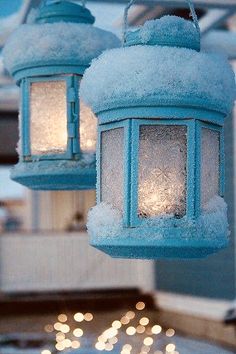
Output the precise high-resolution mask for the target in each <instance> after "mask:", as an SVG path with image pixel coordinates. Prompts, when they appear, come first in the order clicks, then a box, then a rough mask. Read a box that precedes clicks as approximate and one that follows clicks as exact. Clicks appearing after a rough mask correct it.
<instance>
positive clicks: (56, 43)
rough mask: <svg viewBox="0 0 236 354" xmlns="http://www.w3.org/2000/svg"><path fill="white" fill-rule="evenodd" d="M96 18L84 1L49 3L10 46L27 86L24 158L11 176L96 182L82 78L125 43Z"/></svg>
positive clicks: (43, 184) (55, 184)
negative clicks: (102, 57) (94, 61)
mask: <svg viewBox="0 0 236 354" xmlns="http://www.w3.org/2000/svg"><path fill="white" fill-rule="evenodd" d="M94 20H95V18H94V17H93V16H92V14H91V13H90V11H89V10H88V9H87V8H85V7H84V6H81V5H79V4H75V3H72V2H70V1H48V2H47V1H45V2H43V4H42V6H41V7H40V8H39V9H38V10H35V13H32V14H31V16H30V18H29V21H31V22H32V23H27V24H25V25H22V26H20V28H19V29H17V31H16V32H15V33H13V35H12V36H11V37H10V38H9V40H8V42H7V44H6V46H5V48H4V60H5V65H6V67H7V68H8V70H9V71H10V73H11V74H12V76H13V77H14V79H15V80H16V82H17V84H18V85H19V86H20V91H21V107H20V142H19V146H18V150H19V156H20V161H19V163H18V164H17V165H16V166H15V167H14V168H13V169H12V174H11V177H12V179H13V180H15V181H17V182H19V183H21V184H23V185H25V186H27V187H29V188H32V189H36V190H79V189H94V188H95V183H96V166H95V150H96V119H95V117H94V116H93V113H92V112H91V110H90V109H89V108H88V107H86V106H85V105H84V104H83V102H82V101H79V86H80V80H81V78H82V75H83V73H84V71H85V69H86V68H87V67H88V66H89V65H90V63H91V61H92V59H93V58H95V57H97V56H98V55H99V54H101V53H102V51H104V50H105V49H107V48H113V47H118V46H119V44H120V41H119V40H118V38H117V37H116V36H115V35H113V34H112V33H110V32H107V31H104V30H101V29H99V28H96V27H94V26H93V23H94ZM95 80H96V78H95Z"/></svg>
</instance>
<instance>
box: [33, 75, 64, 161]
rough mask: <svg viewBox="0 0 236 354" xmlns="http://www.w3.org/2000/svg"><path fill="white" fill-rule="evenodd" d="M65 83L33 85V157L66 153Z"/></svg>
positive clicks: (37, 83)
mask: <svg viewBox="0 0 236 354" xmlns="http://www.w3.org/2000/svg"><path fill="white" fill-rule="evenodd" d="M67 135H68V134H67V101H66V82H65V81H45V82H35V83H32V85H31V88H30V142H31V153H32V155H44V154H61V153H64V152H65V151H66V150H67Z"/></svg>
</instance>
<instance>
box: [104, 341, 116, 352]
mask: <svg viewBox="0 0 236 354" xmlns="http://www.w3.org/2000/svg"><path fill="white" fill-rule="evenodd" d="M113 348H114V347H113V345H112V344H111V343H107V344H106V345H105V350H107V351H108V352H110V351H112V350H113Z"/></svg>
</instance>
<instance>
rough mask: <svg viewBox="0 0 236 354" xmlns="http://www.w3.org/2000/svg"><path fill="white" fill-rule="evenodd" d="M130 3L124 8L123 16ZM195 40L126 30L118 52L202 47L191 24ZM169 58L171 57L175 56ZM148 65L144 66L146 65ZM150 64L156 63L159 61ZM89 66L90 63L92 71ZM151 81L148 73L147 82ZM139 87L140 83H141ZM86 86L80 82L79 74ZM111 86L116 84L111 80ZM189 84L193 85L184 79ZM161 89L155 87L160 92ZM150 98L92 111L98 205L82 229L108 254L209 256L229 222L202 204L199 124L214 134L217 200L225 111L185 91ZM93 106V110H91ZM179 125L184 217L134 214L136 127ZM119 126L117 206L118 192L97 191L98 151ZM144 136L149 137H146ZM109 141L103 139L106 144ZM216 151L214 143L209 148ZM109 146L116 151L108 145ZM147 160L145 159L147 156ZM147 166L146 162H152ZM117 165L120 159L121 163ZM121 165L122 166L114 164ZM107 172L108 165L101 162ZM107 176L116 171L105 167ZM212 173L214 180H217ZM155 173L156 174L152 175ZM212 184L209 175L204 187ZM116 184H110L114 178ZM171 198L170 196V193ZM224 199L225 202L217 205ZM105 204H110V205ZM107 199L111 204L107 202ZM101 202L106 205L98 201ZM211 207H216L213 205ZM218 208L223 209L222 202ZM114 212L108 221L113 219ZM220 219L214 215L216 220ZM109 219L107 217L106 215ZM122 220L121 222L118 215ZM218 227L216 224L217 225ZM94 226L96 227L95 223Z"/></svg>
mask: <svg viewBox="0 0 236 354" xmlns="http://www.w3.org/2000/svg"><path fill="white" fill-rule="evenodd" d="M132 3H133V1H131V2H130V4H129V5H128V6H127V8H126V13H125V16H126V17H127V11H128V8H129V7H130V5H131V4H132ZM191 10H192V12H193V18H194V19H195V23H196V14H195V12H194V9H193V7H192V6H191ZM195 29H196V33H195V38H193V40H191V41H189V40H188V36H185V34H184V33H181V32H176V33H177V34H176V37H168V35H167V33H161V32H159V33H158V32H153V33H151V35H150V36H149V40H148V43H146V42H145V43H143V42H142V41H141V40H140V37H141V36H139V32H140V29H138V30H136V31H134V32H129V33H128V34H127V33H126V30H125V31H124V49H123V51H124V50H126V49H125V48H127V49H128V48H129V47H132V46H139V47H140V48H141V47H143V46H154V47H155V48H156V53H157V57H158V48H159V47H160V46H171V47H173V46H176V47H179V48H189V49H190V50H194V51H198V52H199V51H200V33H199V27H198V25H195ZM174 60H175V58H174V57H173V61H174ZM147 65H148V63H147ZM156 65H158V60H157V63H156ZM92 69H93V67H91V68H90V70H92ZM151 79H152V78H150V80H151ZM140 84H141V83H140ZM85 85H86V79H85ZM114 85H115V82H114ZM189 85H191V82H190V83H189ZM158 94H159V92H158ZM158 94H157V96H156V97H150V96H147V97H146V98H144V99H143V98H142V99H139V97H136V99H135V100H132V101H130V102H129V101H128V100H127V97H125V95H120V97H118V96H117V97H113V99H112V100H110V101H109V102H108V101H106V103H103V102H99V108H98V109H97V110H96V109H95V113H96V115H97V117H98V120H99V128H98V144H97V173H98V177H97V206H96V207H95V208H94V210H93V211H92V212H91V214H90V215H89V222H88V231H89V234H90V244H91V245H92V246H94V247H96V248H98V249H99V250H102V251H104V252H105V253H107V254H109V255H111V256H112V257H114V258H138V259H159V258H168V259H174V258H182V259H190V258H202V257H206V256H207V255H209V254H212V253H215V252H217V251H219V250H221V249H223V248H225V247H226V246H227V245H228V225H227V217H226V213H225V214H224V211H223V212H222V214H220V215H221V216H222V215H223V216H222V225H223V224H224V226H223V227H219V225H221V221H220V222H219V223H218V224H217V222H218V221H219V220H218V221H217V218H219V214H217V212H218V211H217V206H216V209H215V210H208V211H205V212H204V210H203V209H202V200H201V188H202V186H201V184H202V180H201V173H202V170H201V163H202V151H201V141H202V139H203V137H202V134H203V129H204V128H205V129H207V130H208V131H209V132H217V134H218V136H219V152H218V155H219V170H218V171H219V172H218V175H217V176H215V177H216V179H218V183H219V188H218V193H217V194H218V198H219V199H218V200H222V201H223V196H224V127H223V126H224V119H225V118H226V116H227V115H228V112H227V110H225V109H223V108H220V107H219V106H217V105H216V104H215V103H214V102H213V101H212V99H211V97H209V98H206V97H204V98H203V99H201V98H197V97H195V96H193V95H191V90H190V92H189V95H188V96H186V97H184V98H177V99H171V98H169V97H168V93H165V94H166V98H165V97H164V95H163V96H162V95H160V96H158ZM93 108H94V107H93ZM145 126H146V127H163V126H164V127H178V126H181V127H185V129H186V141H187V148H186V150H187V154H186V159H187V161H186V182H185V183H186V185H185V192H186V211H185V213H184V215H181V216H179V215H172V216H170V215H169V216H168V215H167V217H166V218H165V217H164V218H163V215H158V213H157V215H156V216H157V217H156V218H155V217H150V216H142V215H140V214H139V193H141V192H140V190H139V175H140V156H139V154H140V135H141V133H140V131H141V127H145ZM119 128H120V129H122V131H123V145H122V148H123V166H124V167H123V177H122V179H123V181H122V186H123V187H122V188H123V191H122V195H123V202H122V208H121V210H116V208H115V207H114V206H113V205H106V203H108V202H107V200H109V199H110V200H115V199H116V197H117V198H118V197H119V196H118V195H117V196H116V195H113V196H112V198H110V196H109V195H107V194H108V193H110V194H112V193H113V191H112V188H111V190H110V191H109V192H106V194H105V192H104V191H103V188H105V186H104V184H103V176H104V170H103V168H104V167H103V158H104V156H103V154H104V148H106V149H108V146H106V147H105V146H104V144H105V143H104V141H103V139H104V137H105V135H104V133H105V134H106V133H107V132H111V131H114V132H115V131H118V129H119ZM146 139H148V137H146ZM106 144H107V143H106ZM215 148H216V149H217V146H216V147H215ZM110 149H116V147H115V146H110ZM145 158H146V159H148V158H149V157H148V156H146V157H145ZM150 164H151V161H150ZM120 166H122V162H121V164H120ZM120 168H122V167H120ZM107 169H109V167H107ZM108 173H113V174H114V171H108ZM215 177H214V176H213V178H215ZM153 178H156V177H155V173H153ZM211 183H213V182H212V181H211V180H209V184H211ZM114 184H115V181H114ZM172 198H173V200H174V198H175V195H174V194H173V196H172ZM223 203H224V202H223ZM108 204H109V203H108ZM110 204H111V203H110ZM104 205H106V207H105V206H104ZM106 208H110V209H109V212H110V213H111V216H110V220H105V218H106V215H105V214H106V212H107V210H108V209H106ZM213 209H214V207H213ZM223 209H224V207H223ZM112 215H115V216H114V220H113V221H111V219H112ZM221 216H220V217H221ZM107 218H108V216H107ZM119 218H121V220H120V219H119ZM216 224H217V225H218V226H217V225H216ZM95 226H96V227H95Z"/></svg>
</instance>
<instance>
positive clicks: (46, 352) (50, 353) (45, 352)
mask: <svg viewBox="0 0 236 354" xmlns="http://www.w3.org/2000/svg"><path fill="white" fill-rule="evenodd" d="M41 354H52V352H51V351H50V350H43V351H42V352H41Z"/></svg>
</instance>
